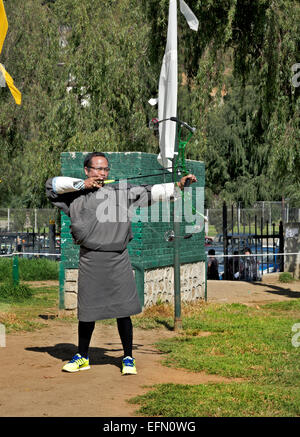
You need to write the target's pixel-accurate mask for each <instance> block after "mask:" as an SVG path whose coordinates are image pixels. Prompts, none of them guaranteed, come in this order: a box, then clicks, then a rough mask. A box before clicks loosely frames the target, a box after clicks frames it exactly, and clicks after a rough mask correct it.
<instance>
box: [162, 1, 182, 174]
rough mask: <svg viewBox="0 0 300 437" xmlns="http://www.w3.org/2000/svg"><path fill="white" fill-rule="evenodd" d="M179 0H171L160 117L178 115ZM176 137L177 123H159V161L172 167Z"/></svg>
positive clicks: (163, 63) (163, 64) (165, 165)
mask: <svg viewBox="0 0 300 437" xmlns="http://www.w3.org/2000/svg"><path fill="white" fill-rule="evenodd" d="M177 80H178V78H177V0H170V5H169V22H168V36H167V45H166V50H165V54H164V58H163V62H162V67H161V71H160V78H159V87H158V119H159V120H164V119H165V118H170V117H176V116H177ZM175 139H176V123H175V122H174V121H170V120H168V121H164V122H162V123H160V124H159V146H160V154H159V155H158V162H159V163H160V164H161V165H162V166H163V167H171V165H172V162H171V161H170V160H169V159H172V158H173V156H174V146H175Z"/></svg>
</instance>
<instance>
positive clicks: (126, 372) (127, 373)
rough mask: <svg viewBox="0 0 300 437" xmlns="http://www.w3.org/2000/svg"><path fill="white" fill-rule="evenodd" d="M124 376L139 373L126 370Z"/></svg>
mask: <svg viewBox="0 0 300 437" xmlns="http://www.w3.org/2000/svg"><path fill="white" fill-rule="evenodd" d="M122 375H137V371H136V370H131V369H129V370H125V371H124V372H123V371H122Z"/></svg>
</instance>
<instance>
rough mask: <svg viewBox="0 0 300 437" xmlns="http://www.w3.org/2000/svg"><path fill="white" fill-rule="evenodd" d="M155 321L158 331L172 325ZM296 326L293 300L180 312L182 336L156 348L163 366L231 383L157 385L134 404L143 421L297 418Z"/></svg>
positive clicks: (298, 306)
mask: <svg viewBox="0 0 300 437" xmlns="http://www.w3.org/2000/svg"><path fill="white" fill-rule="evenodd" d="M152 311H153V310H152ZM153 318H154V320H155V321H156V323H159V324H160V325H162V324H164V323H165V324H166V325H167V324H171V323H172V322H170V318H169V313H168V312H166V313H165V317H164V323H163V320H162V314H159V313H156V314H155V316H154V317H153ZM299 321H300V302H298V301H297V300H291V301H286V302H277V303H274V304H268V305H261V306H258V307H257V308H256V307H249V306H246V305H241V304H224V305H216V304H196V305H194V308H193V306H188V307H186V308H184V309H183V330H182V332H181V333H180V334H178V336H177V337H174V338H170V339H167V340H163V341H159V342H158V343H157V347H158V348H159V350H160V351H161V352H162V353H163V354H164V355H163V356H164V361H163V363H164V364H165V365H166V366H170V367H175V368H184V369H187V370H189V371H191V372H200V371H204V372H206V373H208V374H215V375H220V376H223V377H226V378H229V381H228V382H226V383H225V382H224V383H222V384H220V383H219V384H213V383H210V384H201V385H194V386H183V385H174V384H162V385H159V386H155V387H153V388H152V390H151V391H149V392H148V393H147V394H145V395H143V396H138V397H136V398H134V399H132V401H131V402H132V403H135V404H138V405H140V408H139V410H138V412H139V413H140V414H142V415H146V416H168V417H172V416H174V417H175V416H176V417H177V416H186V417H187V416H193V417H194V416H216V417H217V416H231V417H233V416H272V417H275V416H300V402H299V401H300V388H299V387H300V363H299V349H298V348H296V347H294V346H293V345H292V336H293V335H294V334H293V332H292V326H293V325H294V324H295V323H297V322H299ZM202 333H206V335H205V336H203V335H201V334H202ZM230 378H232V379H231V380H230ZM233 378H239V379H242V380H239V382H236V381H234V379H233Z"/></svg>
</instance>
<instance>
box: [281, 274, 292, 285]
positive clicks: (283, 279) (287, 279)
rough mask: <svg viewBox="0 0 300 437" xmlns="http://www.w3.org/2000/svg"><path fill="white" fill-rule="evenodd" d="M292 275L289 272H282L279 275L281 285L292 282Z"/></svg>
mask: <svg viewBox="0 0 300 437" xmlns="http://www.w3.org/2000/svg"><path fill="white" fill-rule="evenodd" d="M294 280H295V279H294V278H293V275H292V274H291V273H289V272H283V273H280V275H279V281H280V282H283V283H289V282H294Z"/></svg>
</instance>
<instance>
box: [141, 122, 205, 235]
mask: <svg viewBox="0 0 300 437" xmlns="http://www.w3.org/2000/svg"><path fill="white" fill-rule="evenodd" d="M166 121H174V122H175V123H176V124H177V147H178V153H177V158H176V160H175V161H174V165H173V180H174V182H176V175H177V174H182V175H183V176H186V175H188V174H189V171H188V168H187V165H186V160H185V149H186V145H187V143H188V142H189V141H190V139H191V138H192V136H193V134H194V133H195V131H196V128H195V127H191V126H190V125H189V124H188V123H186V122H184V121H181V120H179V119H178V118H177V117H170V118H165V119H163V120H158V119H157V118H153V119H152V120H151V121H150V123H149V127H150V129H153V130H154V131H158V126H159V124H160V123H163V122H166ZM182 128H186V129H187V130H188V131H189V135H188V137H187V138H186V139H183V138H182ZM167 168H170V167H167ZM189 185H190V179H187V180H186V182H185V184H184V186H185V187H188V186H189ZM181 195H182V199H184V196H185V195H187V196H188V198H189V199H190V200H191V196H190V193H189V192H186V193H185V192H184V190H182V193H181ZM192 212H193V213H194V214H198V215H199V216H200V217H201V218H203V219H204V221H207V217H205V215H204V214H202V213H201V212H199V211H197V209H196V208H194V206H193V205H192ZM193 225H195V221H194V223H193ZM195 227H196V226H195ZM195 227H194V229H195ZM199 230H201V229H199ZM192 236H193V234H186V235H184V236H180V235H175V232H174V230H171V231H168V232H166V233H165V239H166V240H167V241H173V240H174V239H175V238H184V239H187V238H191V237H192Z"/></svg>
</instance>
